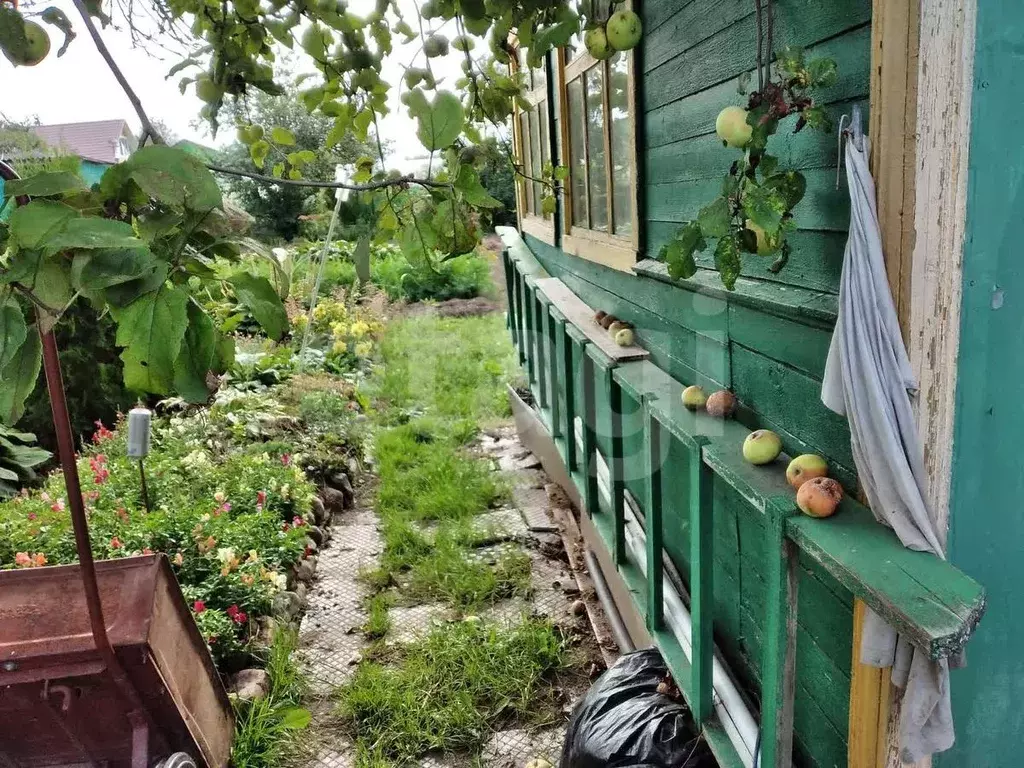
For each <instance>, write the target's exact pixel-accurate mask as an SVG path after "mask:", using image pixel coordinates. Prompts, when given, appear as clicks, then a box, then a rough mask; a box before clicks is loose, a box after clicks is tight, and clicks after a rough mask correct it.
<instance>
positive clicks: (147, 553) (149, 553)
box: [142, 547, 153, 555]
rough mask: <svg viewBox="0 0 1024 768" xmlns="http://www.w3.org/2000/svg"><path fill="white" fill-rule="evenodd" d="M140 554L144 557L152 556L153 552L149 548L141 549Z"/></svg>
mask: <svg viewBox="0 0 1024 768" xmlns="http://www.w3.org/2000/svg"><path fill="white" fill-rule="evenodd" d="M142 554H144V555H152V554H153V550H152V549H150V548H149V547H143V548H142Z"/></svg>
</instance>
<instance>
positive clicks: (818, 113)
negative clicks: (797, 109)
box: [801, 107, 832, 132]
mask: <svg viewBox="0 0 1024 768" xmlns="http://www.w3.org/2000/svg"><path fill="white" fill-rule="evenodd" d="M801 116H802V117H803V119H804V122H805V123H807V126H808V127H809V128H813V129H814V130H816V131H825V132H828V131H831V130H832V118H831V117H829V115H828V112H826V111H825V110H824V109H822V108H821V107H809V108H807V109H805V110H804V111H803V112H802V113H801Z"/></svg>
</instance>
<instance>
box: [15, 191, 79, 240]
mask: <svg viewBox="0 0 1024 768" xmlns="http://www.w3.org/2000/svg"><path fill="white" fill-rule="evenodd" d="M76 216H78V211H76V210H75V209H74V208H72V207H71V206H69V205H64V204H63V203H56V202H53V201H52V200H33V201H32V202H31V203H29V204H28V205H23V206H21V207H19V208H15V209H14V212H13V213H11V218H10V220H9V221H8V224H9V225H10V238H11V241H12V242H14V243H16V244H17V245H20V246H21V247H22V248H38V247H39V246H40V244H41V243H42V242H43V241H44V240H45V239H47V237H48V235H49V234H50V233H51V232H55V231H56V230H58V229H59V228H61V227H62V226H63V225H64V224H65V223H66V222H67V221H68V220H69V219H73V218H75V217H76Z"/></svg>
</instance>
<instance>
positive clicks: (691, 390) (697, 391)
mask: <svg viewBox="0 0 1024 768" xmlns="http://www.w3.org/2000/svg"><path fill="white" fill-rule="evenodd" d="M707 401H708V396H707V394H706V393H705V392H704V390H703V389H701V388H700V387H698V386H697V385H696V384H694V385H692V386H689V387H687V388H686V389H684V390H683V405H684V406H686V407H687V408H689V409H690V410H691V411H699V410H700V409H701V408H703V407H704V404H705V403H706V402H707Z"/></svg>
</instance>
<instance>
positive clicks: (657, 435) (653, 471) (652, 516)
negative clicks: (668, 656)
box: [644, 411, 665, 635]
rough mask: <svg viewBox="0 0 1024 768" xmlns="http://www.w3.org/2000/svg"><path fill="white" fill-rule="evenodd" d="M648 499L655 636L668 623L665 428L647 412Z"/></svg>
mask: <svg viewBox="0 0 1024 768" xmlns="http://www.w3.org/2000/svg"><path fill="white" fill-rule="evenodd" d="M646 438H647V439H646V442H647V466H646V470H647V471H646V473H645V474H646V475H647V499H646V502H647V503H646V504H645V505H644V507H645V508H644V514H645V516H646V525H645V529H644V533H645V534H646V536H647V629H648V630H649V631H650V632H651V634H652V635H653V634H654V633H656V632H657V631H658V630H659V629H661V628H662V626H663V625H664V623H665V597H664V578H665V577H664V574H665V571H664V564H663V563H662V559H661V558H662V551H663V543H662V538H663V531H662V514H661V503H662V491H663V488H662V482H661V467H662V461H663V458H664V457H663V455H662V440H663V439H664V438H663V436H662V428H661V424H660V423H659V422H658V420H657V419H656V418H654V417H653V416H652V415H651V414H650V412H649V411H648V412H647V434H646Z"/></svg>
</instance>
